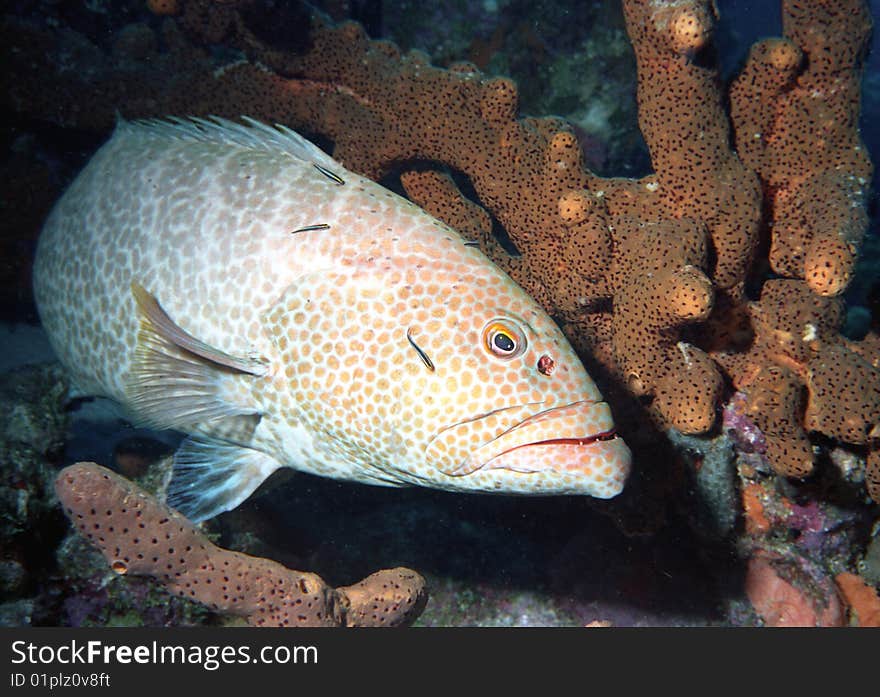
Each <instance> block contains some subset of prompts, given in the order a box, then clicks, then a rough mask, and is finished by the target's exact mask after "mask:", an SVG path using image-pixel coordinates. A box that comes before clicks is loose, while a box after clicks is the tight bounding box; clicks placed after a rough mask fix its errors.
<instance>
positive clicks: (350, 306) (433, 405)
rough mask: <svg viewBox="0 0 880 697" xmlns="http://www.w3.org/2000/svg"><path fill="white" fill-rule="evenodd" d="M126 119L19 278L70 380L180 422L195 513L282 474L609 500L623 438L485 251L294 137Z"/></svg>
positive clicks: (143, 418) (181, 465)
mask: <svg viewBox="0 0 880 697" xmlns="http://www.w3.org/2000/svg"><path fill="white" fill-rule="evenodd" d="M243 121H244V123H243V124H240V123H236V122H232V121H227V120H223V119H219V118H210V119H197V118H192V119H189V118H188V119H181V118H171V119H163V120H149V121H137V122H126V121H120V122H119V123H118V124H117V126H116V129H115V131H114V133H113V135H112V137H111V138H110V140H109V141H108V142H107V143H105V144H104V145H103V146H102V147H101V148H100V149H99V150H98V151H97V153H96V154H95V155H94V156H93V157H92V159H91V160H90V161H89V163H88V164H87V166H86V167H85V168H84V169H83V171H82V172H81V173H80V174H79V175H78V176H77V178H76V179H75V180H74V181H73V183H72V184H71V185H70V187H69V188H68V189H67V191H66V192H65V193H64V195H63V196H62V197H61V199H60V200H59V201H58V202H57V204H56V205H55V207H54V208H53V210H52V212H51V214H50V215H49V217H48V219H47V221H46V224H45V227H44V229H43V231H42V233H41V236H40V239H39V242H38V247H37V254H36V261H35V268H34V291H35V297H36V301H37V306H38V309H39V313H40V317H41V319H42V322H43V325H44V327H45V329H46V331H47V333H48V335H49V339H50V342H51V344H52V346H53V348H54V350H55V351H56V352H57V355H58V357H59V359H60V360H61V362H62V364H63V365H64V366H65V368H66V369H67V371H69V374H70V376H71V379H72V381H73V384H74V385H75V386H76V389H77V391H78V393H80V394H91V395H97V396H105V397H110V398H112V399H114V400H117V401H118V402H119V403H121V405H122V406H123V407H124V408H125V410H126V411H127V413H128V414H129V415H130V417H131V419H132V420H133V421H134V422H135V423H138V424H141V425H145V426H148V427H150V428H154V429H175V430H177V431H181V432H183V433H184V434H186V435H187V437H186V438H185V440H183V442H182V444H181V445H180V447H179V449H178V450H177V452H176V453H175V455H174V464H173V475H172V480H171V483H170V484H169V488H168V503H169V504H170V505H172V506H174V507H175V508H177V509H178V510H180V512H182V513H183V514H184V515H186V516H188V517H189V518H191V519H193V520H195V521H200V520H204V519H206V518H210V517H212V516H214V515H217V514H218V513H221V512H223V511H226V510H230V509H232V508H234V507H236V506H238V505H239V504H240V503H241V502H242V501H244V500H245V499H246V498H248V497H249V496H250V495H251V494H252V493H253V492H254V490H255V489H256V488H257V487H258V486H259V485H260V484H261V483H262V482H263V481H264V480H265V479H266V478H267V477H268V476H269V475H270V474H271V473H272V472H274V471H275V470H277V469H278V468H281V467H291V468H293V469H295V470H300V471H304V472H309V473H312V474H316V475H321V476H325V477H332V478H336V479H345V480H353V481H356V482H363V483H368V484H376V485H386V486H406V485H422V486H427V487H433V488H437V489H445V490H453V491H475V492H496V493H504V494H587V495H591V496H595V497H599V498H610V497H613V496H615V495H616V494H618V493H619V492H620V491H621V490H622V488H623V486H624V483H625V480H626V478H627V475H628V472H629V469H630V459H631V455H630V451H629V449H628V448H627V446H626V444H625V443H624V441H623V439H621V438H620V437H619V436H618V435H617V434H616V433H615V428H614V421H613V419H612V415H611V411H610V409H609V407H608V404H607V403H606V402H605V401H604V400H603V398H602V395H601V394H600V392H599V390H598V389H597V387H596V385H595V383H594V382H593V380H592V379H591V378H590V376H589V375H588V374H587V372H586V370H585V369H584V367H583V365H582V364H581V362H580V361H579V359H578V357H577V355H576V354H575V352H574V351H573V350H572V348H571V346H570V345H569V343H568V342H567V340H566V339H565V337H564V335H563V334H562V332H561V331H560V329H559V328H558V327H557V326H556V324H554V322H553V321H552V319H551V318H550V317H549V316H548V315H547V314H546V313H545V312H544V311H543V309H542V308H541V307H540V306H539V305H538V304H537V303H536V302H535V301H534V300H533V299H532V298H531V297H530V296H529V295H527V294H526V293H525V292H524V291H523V290H522V289H521V288H520V287H519V286H517V285H516V284H515V283H514V282H513V280H512V279H511V278H510V277H509V276H507V275H506V274H505V273H504V272H503V271H501V270H500V269H499V268H498V267H497V266H495V265H494V264H493V263H492V262H491V261H490V260H489V259H488V258H487V257H486V256H485V255H484V254H483V253H482V252H481V251H480V250H479V249H477V248H475V247H474V246H472V245H468V244H466V241H465V240H464V239H463V238H462V237H461V236H460V235H459V234H458V233H457V232H455V231H454V230H453V229H451V228H450V227H449V226H447V225H445V224H444V223H442V222H440V221H438V220H436V219H435V218H433V217H431V216H430V215H428V214H427V213H425V212H424V211H423V210H422V209H420V208H419V207H417V206H416V205H414V204H413V203H411V202H409V201H407V200H406V199H404V198H402V197H401V196H398V195H397V194H395V193H393V192H391V191H389V190H387V189H385V188H383V187H382V186H380V185H378V184H377V183H375V182H373V181H370V180H369V179H366V178H364V177H362V176H359V175H357V174H355V173H353V172H350V171H348V170H346V169H345V168H344V167H343V166H342V165H341V164H340V163H338V162H336V161H335V160H334V159H332V158H331V157H330V156H329V155H327V154H326V153H324V152H323V151H322V150H320V149H319V148H318V147H317V146H315V145H314V144H312V143H311V142H310V141H308V140H306V139H305V138H303V137H302V136H300V135H299V134H297V133H295V132H294V131H292V130H290V129H288V128H285V127H282V126H274V127H272V126H268V125H265V124H261V123H258V122H256V121H254V120H251V119H243Z"/></svg>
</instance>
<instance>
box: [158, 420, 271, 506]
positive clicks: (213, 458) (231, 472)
mask: <svg viewBox="0 0 880 697" xmlns="http://www.w3.org/2000/svg"><path fill="white" fill-rule="evenodd" d="M280 466H281V464H280V463H279V462H278V461H277V460H276V459H274V458H273V457H271V456H269V455H266V454H265V453H263V452H260V451H259V450H254V449H252V448H248V447H246V446H243V445H240V444H238V443H232V442H229V441H224V440H220V439H217V438H212V437H210V436H205V435H201V434H198V435H192V436H190V437H189V438H187V439H186V440H185V441H183V443H182V444H181V445H180V448H178V450H177V452H176V453H175V454H174V470H173V472H172V476H171V482H170V484H169V485H168V499H167V500H168V505H169V506H171V507H172V508H176V509H177V510H178V511H180V512H181V513H183V515H185V516H186V517H187V518H189V519H190V520H192V521H194V522H196V523H198V522H201V521H203V520H207V519H208V518H213V517H214V516H215V515H218V514H220V513H223V512H224V511H229V510H232V509H233V508H235V507H236V506H238V505H239V504H240V503H242V502H243V501H244V500H245V499H247V498H248V497H249V496H250V495H251V494H252V493H254V491H255V490H256V489H257V487H258V486H260V484H262V483H263V482H264V481H265V480H266V478H267V477H268V476H269V475H270V474H272V472H274V471H275V470H276V469H278V468H279V467H280Z"/></svg>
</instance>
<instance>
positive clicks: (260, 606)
mask: <svg viewBox="0 0 880 697" xmlns="http://www.w3.org/2000/svg"><path fill="white" fill-rule="evenodd" d="M55 491H56V492H57V494H58V498H59V500H60V501H61V505H62V506H63V507H64V511H65V513H66V514H67V516H68V517H69V518H70V520H71V521H72V522H73V523H74V525H75V526H76V527H77V529H78V530H79V531H80V532H81V533H82V534H83V535H84V536H85V537H86V538H87V539H88V540H89V541H90V542H91V543H92V544H94V545H95V546H96V547H97V548H98V549H99V550H100V551H101V553H102V554H103V555H104V558H105V559H106V560H107V562H108V563H109V564H110V567H111V568H112V569H113V570H114V571H115V572H116V573H118V574H131V575H134V576H148V577H151V578H154V579H156V580H157V581H159V582H160V583H161V584H163V585H164V586H165V588H166V589H167V590H168V591H169V592H171V593H174V594H175V595H178V596H181V597H183V598H189V599H192V600H195V601H197V602H200V603H203V604H205V605H207V606H208V607H210V608H211V609H213V610H217V611H219V612H223V613H228V614H232V615H238V616H240V617H244V618H245V619H247V621H248V623H249V624H251V625H254V626H263V627H287V626H300V627H336V626H348V627H354V626H358V627H393V626H399V625H405V624H409V623H410V622H411V621H412V620H414V619H415V618H416V617H418V615H419V614H420V613H421V611H422V609H423V608H424V605H425V602H426V599H427V596H426V593H425V582H424V579H423V578H422V577H421V576H420V575H419V574H417V573H416V572H414V571H411V570H409V569H405V568H396V569H387V570H383V571H377V572H376V573H374V574H371V575H370V576H368V577H367V578H365V579H363V580H362V581H360V582H359V583H356V584H354V585H352V586H347V587H345V588H331V587H330V586H328V585H327V584H326V583H324V581H323V580H322V579H321V578H320V577H319V576H317V575H315V574H312V573H307V572H303V571H294V570H292V569H288V568H286V567H284V566H282V565H281V564H279V563H277V562H274V561H272V560H270V559H260V558H258V557H252V556H249V555H247V554H242V553H240V552H233V551H230V550H227V549H222V548H220V547H217V546H216V545H214V544H213V543H211V542H210V541H209V540H208V538H207V537H205V535H204V534H203V533H202V532H201V531H200V530H199V529H198V528H197V527H196V526H195V525H194V524H193V523H192V522H190V521H189V520H187V519H186V518H184V517H183V516H182V515H180V514H179V513H178V512H177V511H175V510H173V509H171V508H169V507H168V506H166V505H164V504H163V503H160V502H159V501H158V500H157V499H156V498H155V497H154V496H152V495H151V494H149V493H147V492H146V491H144V490H143V489H141V488H140V487H139V486H137V485H136V484H134V483H133V482H130V481H129V480H127V479H125V478H123V477H120V476H119V475H118V474H115V473H113V472H111V471H110V470H108V469H106V468H104V467H101V466H99V465H96V464H94V463H86V462H80V463H77V464H75V465H71V466H70V467H66V468H65V469H63V470H62V471H61V472H60V473H59V475H58V477H57V478H56V480H55Z"/></svg>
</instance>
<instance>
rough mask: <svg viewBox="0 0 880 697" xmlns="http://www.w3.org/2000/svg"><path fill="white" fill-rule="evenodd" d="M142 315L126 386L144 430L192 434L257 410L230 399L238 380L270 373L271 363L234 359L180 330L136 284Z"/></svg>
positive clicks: (250, 417)
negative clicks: (207, 425) (202, 426)
mask: <svg viewBox="0 0 880 697" xmlns="http://www.w3.org/2000/svg"><path fill="white" fill-rule="evenodd" d="M131 289H132V293H133V295H134V298H135V301H136V303H137V308H138V312H139V315H140V331H139V332H138V343H137V348H136V349H135V353H134V357H133V360H132V366H131V371H130V373H129V376H128V379H127V383H126V393H127V397H128V401H129V403H130V406H131V408H132V409H133V410H134V412H135V415H136V416H137V417H139V418H140V419H141V420H142V422H143V423H144V425H147V426H150V427H152V428H157V429H166V428H172V429H177V430H182V431H192V430H194V429H195V428H196V426H197V425H198V424H202V423H205V422H208V421H214V422H216V421H217V420H220V419H230V418H238V417H247V420H248V422H252V421H253V416H254V415H255V414H257V413H258V409H257V408H255V407H254V406H252V405H243V404H237V403H235V401H234V398H233V397H232V396H231V391H232V389H231V388H232V383H233V382H234V379H235V377H236V376H240V375H242V374H249V375H255V376H260V375H264V374H265V373H266V366H267V364H266V363H265V362H263V361H260V360H258V359H254V358H240V357H236V356H231V355H229V354H227V353H225V352H223V351H220V350H219V349H216V348H214V347H212V346H209V345H208V344H205V343H204V342H202V341H199V340H198V339H196V338H195V337H193V336H191V335H190V334H188V333H187V332H185V331H184V330H183V329H181V328H180V327H179V326H177V324H175V323H174V321H173V320H172V319H171V318H170V317H169V316H168V314H167V313H166V312H165V311H164V310H163V309H162V307H161V306H160V305H159V303H158V301H157V300H156V299H155V298H154V297H153V296H152V295H151V294H150V293H149V292H147V291H146V290H145V289H144V288H143V287H142V286H140V285H139V284H137V283H132V284H131Z"/></svg>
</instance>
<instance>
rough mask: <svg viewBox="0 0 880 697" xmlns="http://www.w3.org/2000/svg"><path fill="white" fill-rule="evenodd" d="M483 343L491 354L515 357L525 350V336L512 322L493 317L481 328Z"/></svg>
mask: <svg viewBox="0 0 880 697" xmlns="http://www.w3.org/2000/svg"><path fill="white" fill-rule="evenodd" d="M483 344H484V346H485V348H486V350H487V351H489V353H491V354H492V355H493V356H497V357H498V358H515V357H516V356H519V355H521V354H522V353H523V351H525V350H526V337H525V334H523V332H522V331H521V330H520V329H519V327H517V326H516V325H515V324H513V322H510V321H508V320H501V319H495V320H492V321H491V322H489V324H487V325H486V327H485V328H484V329H483Z"/></svg>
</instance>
